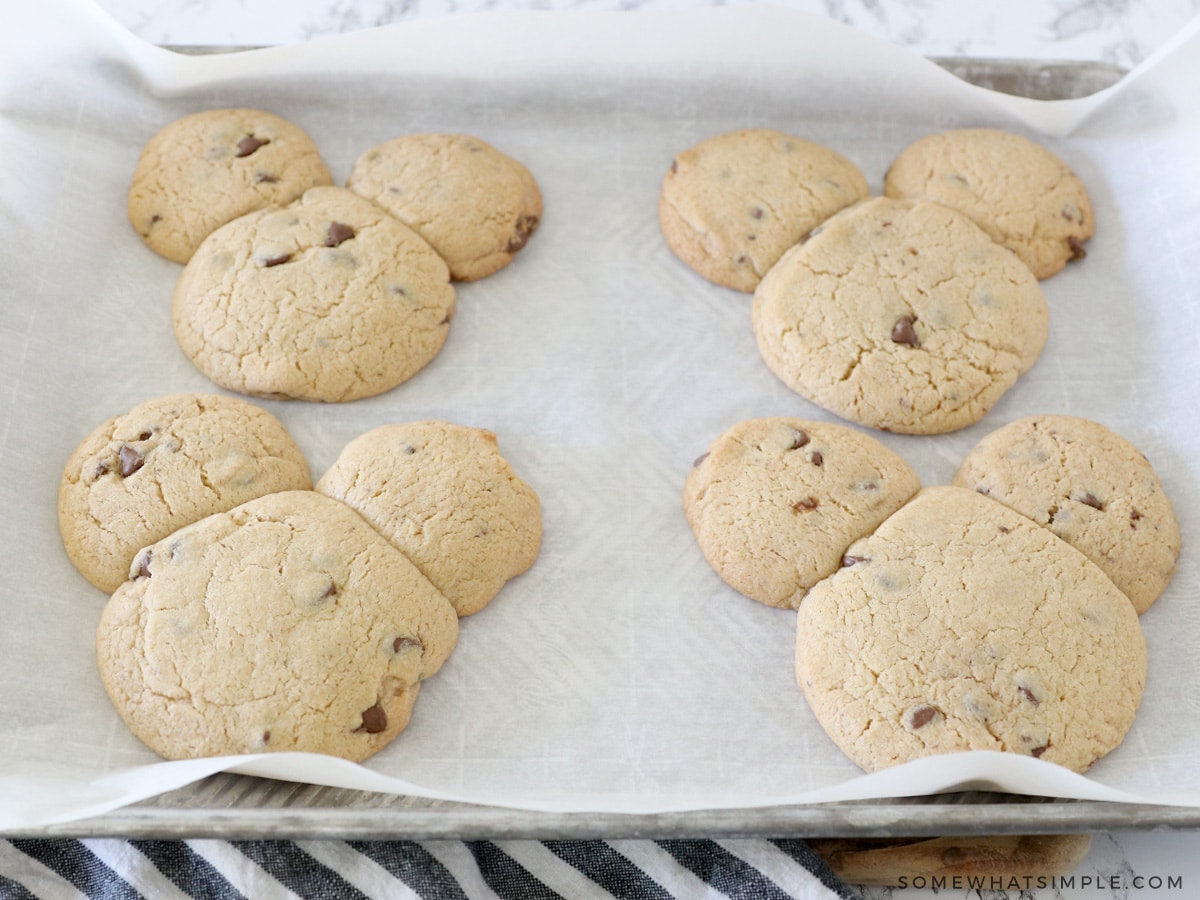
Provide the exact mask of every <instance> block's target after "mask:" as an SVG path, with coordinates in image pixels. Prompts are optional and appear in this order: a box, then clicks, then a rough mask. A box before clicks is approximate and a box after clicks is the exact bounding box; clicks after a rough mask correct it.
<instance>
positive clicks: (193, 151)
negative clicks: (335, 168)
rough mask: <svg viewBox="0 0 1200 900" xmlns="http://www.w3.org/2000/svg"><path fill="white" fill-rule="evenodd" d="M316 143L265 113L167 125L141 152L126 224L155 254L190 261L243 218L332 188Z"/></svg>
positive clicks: (240, 112) (211, 113)
mask: <svg viewBox="0 0 1200 900" xmlns="http://www.w3.org/2000/svg"><path fill="white" fill-rule="evenodd" d="M332 183H333V182H332V179H331V178H330V175H329V170H328V169H327V168H326V167H325V163H324V162H322V160H321V154H320V153H319V152H318V150H317V147H316V145H315V144H314V143H313V142H312V139H311V138H310V137H309V136H308V135H307V134H305V133H304V131H302V130H301V129H300V128H298V127H297V126H296V125H293V124H292V123H291V122H289V121H287V120H286V119H282V118H280V117H279V116H277V115H274V114H273V113H269V112H264V111H263V110H260V109H211V110H207V111H205V112H199V113H193V114H192V115H189V116H184V117H183V118H182V119H177V120H176V121H174V122H172V123H170V124H169V125H167V126H166V127H165V128H163V129H162V130H161V131H160V132H158V134H156V135H155V136H154V137H153V138H151V139H150V141H149V143H147V144H146V147H145V149H143V150H142V155H141V157H140V158H139V159H138V163H137V167H136V168H135V169H134V173H133V183H132V184H131V185H130V188H129V201H128V212H129V221H130V223H131V224H132V225H133V227H134V228H135V229H136V230H137V233H138V234H139V235H141V237H142V240H143V241H145V242H146V245H147V246H149V247H150V249H152V250H153V251H154V252H155V253H158V254H159V255H161V256H165V257H166V258H167V259H170V260H173V261H175V262H179V263H186V262H187V261H188V260H189V259H190V258H191V256H192V254H193V253H195V252H196V248H197V247H199V246H200V242H201V241H203V240H204V239H205V238H206V237H208V235H210V234H211V233H212V232H214V231H215V230H216V229H217V228H219V227H220V226H222V225H224V224H225V223H226V222H229V221H231V220H233V219H236V218H237V217H238V216H243V215H245V214H246V213H248V212H252V211H254V210H256V209H263V208H264V207H267V206H270V205H272V204H283V203H290V202H291V201H292V200H295V199H296V198H297V197H299V196H300V195H301V194H303V193H304V192H305V191H306V190H308V189H309V188H310V187H315V186H316V185H322V184H332Z"/></svg>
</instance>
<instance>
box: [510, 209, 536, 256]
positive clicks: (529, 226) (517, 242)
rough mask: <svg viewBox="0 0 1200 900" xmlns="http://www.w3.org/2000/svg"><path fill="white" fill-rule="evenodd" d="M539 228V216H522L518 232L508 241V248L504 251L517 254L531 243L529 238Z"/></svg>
mask: <svg viewBox="0 0 1200 900" xmlns="http://www.w3.org/2000/svg"><path fill="white" fill-rule="evenodd" d="M537 226H538V217H537V216H521V217H520V218H519V219H517V230H516V232H515V233H514V234H513V236H512V237H510V238H509V239H508V246H506V247H505V248H504V249H505V250H507V251H508V252H509V253H516V252H517V251H518V250H520V249H521V248H522V247H524V246H525V245H526V244H527V243H528V242H529V237H530V235H532V234H533V233H534V232H535V231H536V230H537Z"/></svg>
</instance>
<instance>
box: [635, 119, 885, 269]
mask: <svg viewBox="0 0 1200 900" xmlns="http://www.w3.org/2000/svg"><path fill="white" fill-rule="evenodd" d="M869 194H870V188H869V186H868V185H867V180H866V179H865V178H864V177H863V175H862V173H861V172H860V171H859V170H858V168H857V167H856V166H855V165H854V163H852V162H850V160H848V159H846V158H845V157H844V156H842V155H841V154H839V153H837V152H836V151H834V150H830V149H829V148H828V147H823V146H821V145H820V144H815V143H813V142H812V141H807V140H804V139H803V138H798V137H793V136H792V135H790V134H783V133H781V132H778V131H772V130H769V129H765V128H750V129H744V130H741V131H730V132H726V133H724V134H718V135H716V136H715V137H711V138H708V139H707V140H704V141H701V142H700V143H699V144H697V145H696V146H694V147H692V148H690V149H688V150H684V151H683V152H682V153H680V154H679V155H678V156H676V157H675V159H674V161H673V162H672V163H671V167H670V169H669V170H668V171H667V174H666V175H665V176H664V177H663V182H662V193H661V194H660V196H659V201H658V221H659V226H660V227H661V229H662V233H663V237H664V238H665V239H666V242H667V246H669V247H670V248H671V250H672V252H674V254H675V255H676V256H678V257H679V258H680V259H681V260H683V262H685V263H687V265H688V266H690V267H691V268H692V269H694V270H695V271H696V272H697V273H699V274H700V275H702V276H704V277H705V278H707V279H708V280H709V281H712V282H714V283H716V284H719V285H722V286H723V287H728V288H733V289H734V290H737V291H745V292H750V291H753V290H754V288H755V287H757V286H758V282H759V280H760V279H761V278H762V277H763V276H764V275H765V274H766V273H767V270H768V269H770V268H771V266H773V265H775V263H776V261H778V259H779V258H780V257H781V256H783V254H784V252H786V251H787V250H788V249H789V248H791V247H792V246H794V245H795V244H797V243H799V242H800V241H802V240H804V237H805V235H807V234H808V233H809V232H811V231H812V230H813V229H814V228H816V227H818V226H819V225H820V224H821V223H822V222H824V221H825V220H826V219H827V218H829V217H830V216H831V215H833V214H834V213H835V212H837V211H838V210H839V209H842V208H844V207H846V206H850V205H851V204H853V203H857V202H858V201H860V200H863V199H865V198H866V197H867V196H868V195H869Z"/></svg>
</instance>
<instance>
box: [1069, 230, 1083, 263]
mask: <svg viewBox="0 0 1200 900" xmlns="http://www.w3.org/2000/svg"><path fill="white" fill-rule="evenodd" d="M1067 246H1068V247H1070V248H1071V259H1073V260H1078V259H1083V258H1084V257H1085V256H1087V251H1086V250H1084V249H1083V241H1081V240H1080V239H1079V238H1077V237H1075V236H1074V235H1071V237H1069V238H1067Z"/></svg>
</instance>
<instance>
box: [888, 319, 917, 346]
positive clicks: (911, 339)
mask: <svg viewBox="0 0 1200 900" xmlns="http://www.w3.org/2000/svg"><path fill="white" fill-rule="evenodd" d="M915 321H917V317H916V316H901V317H900V318H898V319H897V320H896V324H895V325H893V326H892V340H893V341H895V342H896V343H897V344H907V345H908V346H909V347H919V346H920V345H921V342H920V340H919V339H918V338H917V332H916V329H914V328H913V323H914V322H915Z"/></svg>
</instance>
